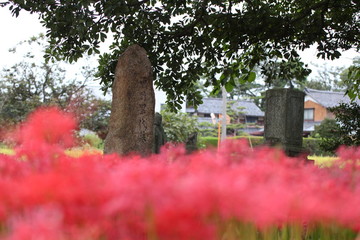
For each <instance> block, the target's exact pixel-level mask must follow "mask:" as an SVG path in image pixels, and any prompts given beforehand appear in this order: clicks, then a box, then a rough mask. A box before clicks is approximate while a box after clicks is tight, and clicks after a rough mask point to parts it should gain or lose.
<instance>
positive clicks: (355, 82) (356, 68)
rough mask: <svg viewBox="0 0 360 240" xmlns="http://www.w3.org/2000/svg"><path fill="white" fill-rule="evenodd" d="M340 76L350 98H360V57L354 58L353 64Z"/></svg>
mask: <svg viewBox="0 0 360 240" xmlns="http://www.w3.org/2000/svg"><path fill="white" fill-rule="evenodd" d="M340 78H341V80H342V83H343V85H344V86H345V88H346V92H347V94H348V95H349V97H350V99H351V100H355V99H356V98H358V99H360V89H359V86H360V57H357V58H354V59H353V64H352V65H351V66H350V67H349V68H347V69H345V70H344V71H343V72H342V73H341V74H340Z"/></svg>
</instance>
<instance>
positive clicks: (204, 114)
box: [186, 98, 265, 133]
mask: <svg viewBox="0 0 360 240" xmlns="http://www.w3.org/2000/svg"><path fill="white" fill-rule="evenodd" d="M222 104H223V102H222V99H221V98H204V99H203V103H202V104H200V105H199V106H198V108H197V109H195V108H193V107H187V108H186V112H187V113H189V114H191V115H197V116H198V121H199V122H208V123H212V122H213V121H212V117H211V115H212V114H213V116H215V117H216V118H217V119H219V117H220V115H221V114H222ZM231 108H232V110H233V111H235V112H240V113H241V114H240V118H239V119H238V122H239V123H243V124H245V128H244V129H242V130H243V131H245V132H249V133H250V132H252V131H258V129H259V128H261V127H263V125H264V116H265V114H264V112H263V111H261V110H260V108H258V107H257V106H256V104H255V103H254V102H253V101H249V100H236V101H235V102H234V103H233V104H232V105H231ZM227 118H229V117H227Z"/></svg>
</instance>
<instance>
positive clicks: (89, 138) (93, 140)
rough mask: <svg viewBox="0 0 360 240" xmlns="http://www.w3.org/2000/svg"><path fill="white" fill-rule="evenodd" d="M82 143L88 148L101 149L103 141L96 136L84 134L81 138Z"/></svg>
mask: <svg viewBox="0 0 360 240" xmlns="http://www.w3.org/2000/svg"><path fill="white" fill-rule="evenodd" d="M82 141H83V142H84V144H88V145H89V146H90V147H93V148H98V149H102V148H103V141H102V140H101V138H100V137H99V136H98V135H96V134H91V133H90V134H86V135H84V136H83V137H82Z"/></svg>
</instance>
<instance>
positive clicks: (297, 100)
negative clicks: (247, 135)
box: [264, 88, 305, 157]
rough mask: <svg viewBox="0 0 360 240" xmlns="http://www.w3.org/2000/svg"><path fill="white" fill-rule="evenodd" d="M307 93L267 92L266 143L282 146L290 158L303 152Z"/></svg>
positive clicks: (276, 90) (275, 90) (281, 90)
mask: <svg viewBox="0 0 360 240" xmlns="http://www.w3.org/2000/svg"><path fill="white" fill-rule="evenodd" d="M304 97H305V93H303V92H301V91H299V90H296V89H285V88H282V89H271V90H268V91H267V92H266V100H265V101H266V102H265V107H266V110H265V129H264V137H265V143H266V144H268V145H270V146H280V147H282V148H283V150H284V151H285V153H286V154H287V155H288V156H291V157H293V156H297V155H298V154H299V153H301V152H302V151H303V149H302V134H303V123H304Z"/></svg>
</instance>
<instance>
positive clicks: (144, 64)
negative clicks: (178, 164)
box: [104, 45, 155, 156]
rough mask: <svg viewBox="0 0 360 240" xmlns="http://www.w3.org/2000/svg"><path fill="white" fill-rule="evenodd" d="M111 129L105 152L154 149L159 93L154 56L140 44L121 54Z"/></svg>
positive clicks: (113, 87)
mask: <svg viewBox="0 0 360 240" xmlns="http://www.w3.org/2000/svg"><path fill="white" fill-rule="evenodd" d="M112 95H113V96H112V104H111V115H110V120H109V132H108V135H107V136H106V139H105V146H104V153H106V154H109V153H118V154H120V155H124V154H129V153H137V154H141V155H143V156H145V155H148V154H150V153H151V152H152V147H153V139H154V134H153V129H154V128H153V126H154V113H155V94H154V88H153V75H152V69H151V63H150V60H149V59H148V57H147V53H146V51H145V49H143V48H142V47H140V46H139V45H132V46H130V47H128V48H127V49H126V50H125V52H124V53H123V54H122V55H121V56H120V57H119V60H118V63H117V66H116V70H115V79H114V83H113V86H112Z"/></svg>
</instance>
